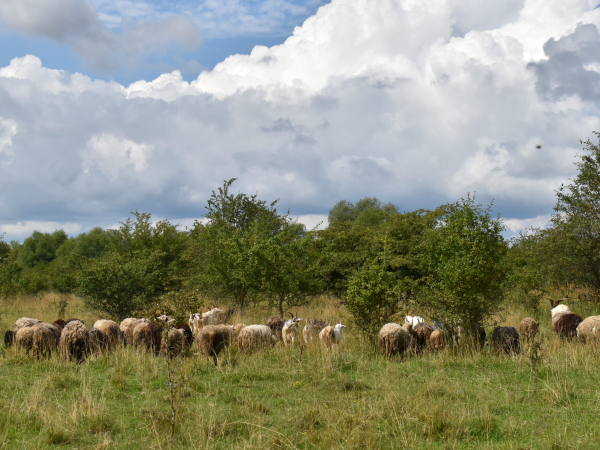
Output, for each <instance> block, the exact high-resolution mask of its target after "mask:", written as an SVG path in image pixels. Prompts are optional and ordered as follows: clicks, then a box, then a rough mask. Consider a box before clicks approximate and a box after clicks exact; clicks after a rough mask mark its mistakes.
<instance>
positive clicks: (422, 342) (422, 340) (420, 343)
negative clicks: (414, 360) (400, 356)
mask: <svg viewBox="0 0 600 450" xmlns="http://www.w3.org/2000/svg"><path fill="white" fill-rule="evenodd" d="M412 329H413V339H412V342H411V347H412V349H413V352H414V353H415V354H417V355H418V354H420V353H421V352H422V351H423V349H424V348H425V347H426V346H427V344H429V338H430V337H431V333H433V328H432V327H431V326H429V325H428V324H426V323H425V322H418V323H417V324H416V325H413V326H412Z"/></svg>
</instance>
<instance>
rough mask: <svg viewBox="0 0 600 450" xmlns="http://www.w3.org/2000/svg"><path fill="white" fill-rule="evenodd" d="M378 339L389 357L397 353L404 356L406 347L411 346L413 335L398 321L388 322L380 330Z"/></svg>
mask: <svg viewBox="0 0 600 450" xmlns="http://www.w3.org/2000/svg"><path fill="white" fill-rule="evenodd" d="M411 326H412V325H411ZM378 340H379V346H380V347H381V349H382V350H383V352H384V353H385V355H386V356H387V357H388V359H389V358H391V357H392V356H393V355H397V354H400V357H401V358H402V356H403V355H404V352H405V351H406V349H408V348H409V347H410V342H411V335H410V333H409V332H408V331H407V330H406V329H405V328H403V327H402V326H401V325H399V324H397V323H386V324H385V325H384V326H383V327H382V328H381V330H379V335H378Z"/></svg>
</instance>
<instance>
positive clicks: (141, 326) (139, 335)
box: [125, 319, 150, 349]
mask: <svg viewBox="0 0 600 450" xmlns="http://www.w3.org/2000/svg"><path fill="white" fill-rule="evenodd" d="M148 324H150V321H149V320H147V319H139V320H136V321H135V322H133V323H132V324H131V325H129V328H128V329H127V334H126V335H125V336H126V337H125V339H126V340H127V339H128V337H127V336H131V343H132V344H133V346H134V347H135V348H136V349H137V348H140V347H141V346H145V347H146V348H147V347H148V342H147V341H146V327H147V326H148Z"/></svg>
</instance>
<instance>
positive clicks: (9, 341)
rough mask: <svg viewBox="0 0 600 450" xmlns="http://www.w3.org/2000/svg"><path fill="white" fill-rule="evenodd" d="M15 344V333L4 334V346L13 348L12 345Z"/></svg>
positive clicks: (9, 331)
mask: <svg viewBox="0 0 600 450" xmlns="http://www.w3.org/2000/svg"><path fill="white" fill-rule="evenodd" d="M14 343H15V332H14V331H11V330H8V331H7V332H6V333H4V345H6V346H7V347H12V345H13V344H14Z"/></svg>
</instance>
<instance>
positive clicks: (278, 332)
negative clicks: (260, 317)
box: [267, 316, 285, 340]
mask: <svg viewBox="0 0 600 450" xmlns="http://www.w3.org/2000/svg"><path fill="white" fill-rule="evenodd" d="M284 323H285V322H284V320H283V319H282V318H281V317H279V316H271V317H269V318H268V319H267V326H268V327H269V328H270V329H271V333H273V336H275V339H277V340H281V339H282V332H283V324H284Z"/></svg>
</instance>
